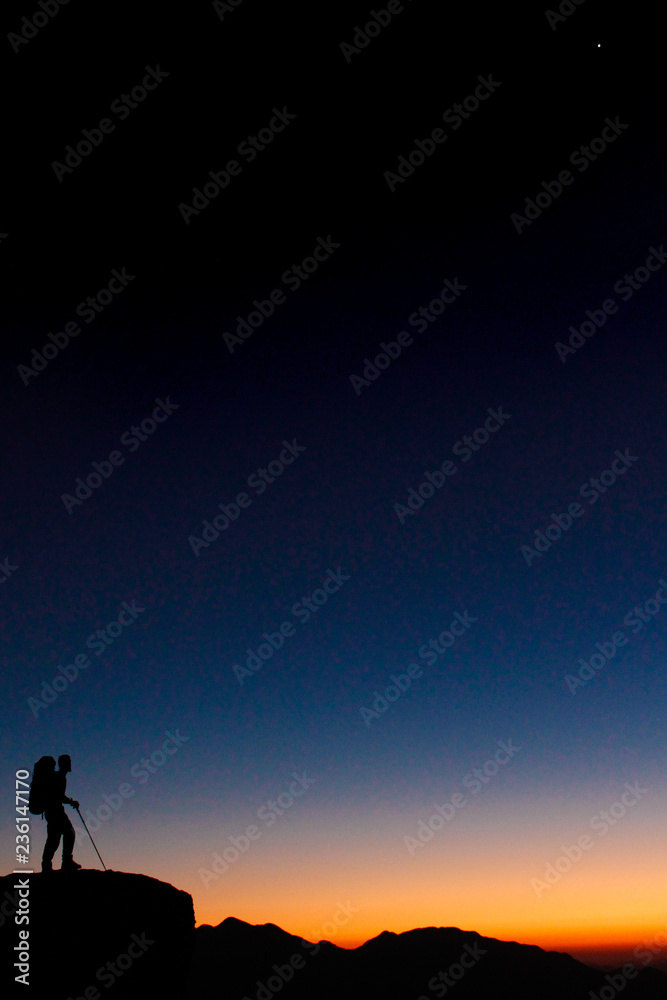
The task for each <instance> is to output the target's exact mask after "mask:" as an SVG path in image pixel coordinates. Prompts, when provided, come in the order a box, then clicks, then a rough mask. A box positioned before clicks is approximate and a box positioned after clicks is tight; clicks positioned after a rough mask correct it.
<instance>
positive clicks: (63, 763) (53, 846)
mask: <svg viewBox="0 0 667 1000" xmlns="http://www.w3.org/2000/svg"><path fill="white" fill-rule="evenodd" d="M71 770H72V761H71V759H70V757H69V754H66V753H64V754H61V755H60V757H58V770H57V771H56V770H55V769H54V771H53V772H52V773H51V774H49V775H48V776H47V788H46V803H45V808H44V815H45V817H46V824H47V825H46V844H45V845H44V854H43V855H42V871H43V872H50V871H53V867H52V864H51V862H52V861H53V855H54V854H55V853H56V851H57V850H58V845H59V843H60V838H61V837H62V839H63V860H62V865H61V871H76V870H77V869H78V868H80V867H81V865H79V864H77V862H76V861H75V860H74V858H73V857H72V853H73V851H74V839H75V836H76V834H75V833H74V827H73V826H72V824H71V822H70V821H69V819H68V818H67V816H66V815H65V806H64V805H63V803H67V805H70V806H72V808H73V809H78V808H79V803H78V802H77V801H76V799H70V798H68V796H67V795H66V794H65V791H66V788H67V775H68V774H69V772H70V771H71Z"/></svg>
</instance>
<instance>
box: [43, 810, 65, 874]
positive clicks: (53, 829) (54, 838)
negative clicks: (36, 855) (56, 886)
mask: <svg viewBox="0 0 667 1000" xmlns="http://www.w3.org/2000/svg"><path fill="white" fill-rule="evenodd" d="M44 815H45V816H46V844H45V845H44V853H43V854H42V864H43V865H44V864H46V865H50V864H51V862H52V861H53V855H54V854H55V853H56V851H57V850H58V844H59V843H60V837H61V835H62V830H61V827H60V822H59V820H60V817H59V815H58V813H57V812H56V813H55V814H54V813H53V812H46V813H45V814H44Z"/></svg>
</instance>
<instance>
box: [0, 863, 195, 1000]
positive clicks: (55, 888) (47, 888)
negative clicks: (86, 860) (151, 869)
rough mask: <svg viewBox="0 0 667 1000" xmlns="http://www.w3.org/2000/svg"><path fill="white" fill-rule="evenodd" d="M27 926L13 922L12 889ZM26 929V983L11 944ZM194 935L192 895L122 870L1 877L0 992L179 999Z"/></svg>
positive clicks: (59, 999) (93, 999)
mask: <svg viewBox="0 0 667 1000" xmlns="http://www.w3.org/2000/svg"><path fill="white" fill-rule="evenodd" d="M21 883H25V888H27V890H28V892H29V895H27V896H26V895H25V889H24V892H23V899H24V900H25V899H27V901H28V909H27V912H28V916H29V921H30V922H29V923H25V922H24V923H21V924H18V925H17V924H16V922H15V908H16V907H19V912H20V907H21V905H22V904H21V893H20V892H19V889H18V888H17V886H19V885H20V884H21ZM26 929H27V930H28V931H29V935H30V936H29V938H28V942H29V948H28V953H29V965H30V971H29V976H28V981H29V985H28V986H26V985H24V984H23V983H18V982H16V979H15V977H16V976H18V975H20V972H21V969H20V968H16V967H15V966H14V962H15V961H17V957H18V956H17V952H16V951H15V950H14V949H15V947H16V946H17V945H18V944H20V939H19V931H20V930H26ZM193 936H194V912H193V906H192V897H191V896H189V895H188V894H187V893H185V892H181V891H179V890H178V889H175V888H174V887H173V886H172V885H169V884H168V883H167V882H159V881H157V880H156V879H153V878H148V877H147V876H145V875H132V874H128V873H126V872H114V871H106V872H103V871H96V870H88V869H86V870H81V871H78V872H74V873H72V874H67V873H64V872H60V871H56V872H53V873H52V874H51V875H42V874H41V873H40V874H34V875H7V876H4V877H3V878H1V879H0V962H1V978H0V984H1V985H0V991H1V995H2V997H3V998H4V997H9V996H11V997H12V998H14V997H24V998H26V1000H28V998H29V1000H69V998H71V1000H78V998H84V1000H102V998H106V997H108V998H109V1000H138V998H140V997H141V998H142V1000H145V998H148V997H157V998H160V1000H182V998H183V997H184V996H185V993H186V982H187V977H188V973H189V969H190V964H191V957H192V946H193Z"/></svg>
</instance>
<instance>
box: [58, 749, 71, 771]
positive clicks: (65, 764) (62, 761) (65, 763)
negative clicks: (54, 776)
mask: <svg viewBox="0 0 667 1000" xmlns="http://www.w3.org/2000/svg"><path fill="white" fill-rule="evenodd" d="M58 767H59V768H60V770H61V771H65V772H67V771H71V770H72V761H71V759H70V755H69V754H68V753H61V755H60V757H58Z"/></svg>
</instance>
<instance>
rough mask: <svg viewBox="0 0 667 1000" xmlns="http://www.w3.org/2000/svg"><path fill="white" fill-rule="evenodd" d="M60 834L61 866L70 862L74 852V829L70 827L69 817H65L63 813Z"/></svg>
mask: <svg viewBox="0 0 667 1000" xmlns="http://www.w3.org/2000/svg"><path fill="white" fill-rule="evenodd" d="M62 832H63V864H66V863H67V862H68V861H71V860H72V853H73V851H74V838H75V836H76V834H75V833H74V827H73V826H72V823H71V822H70V819H69V817H68V816H66V815H65V813H64V812H63V824H62Z"/></svg>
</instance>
